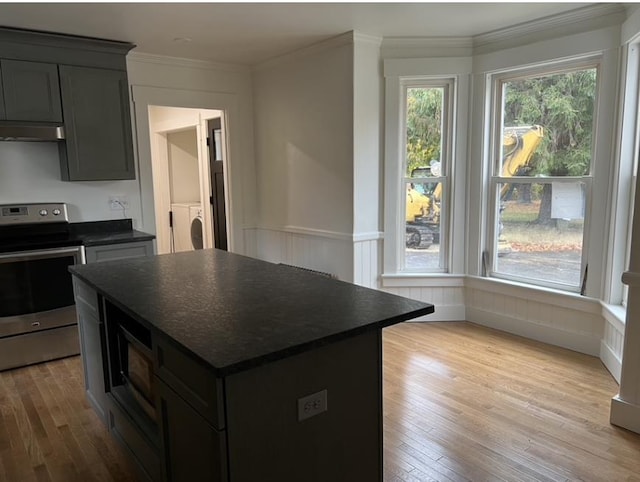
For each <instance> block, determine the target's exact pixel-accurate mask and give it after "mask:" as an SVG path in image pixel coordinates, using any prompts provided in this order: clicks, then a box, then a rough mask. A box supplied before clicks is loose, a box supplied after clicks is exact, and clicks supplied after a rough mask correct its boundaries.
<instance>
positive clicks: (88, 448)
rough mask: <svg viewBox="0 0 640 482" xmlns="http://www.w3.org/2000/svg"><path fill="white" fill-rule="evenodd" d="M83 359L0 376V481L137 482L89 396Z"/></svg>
mask: <svg viewBox="0 0 640 482" xmlns="http://www.w3.org/2000/svg"><path fill="white" fill-rule="evenodd" d="M83 387H84V379H83V374H82V364H81V361H80V357H79V356H75V357H71V358H65V359H63V360H56V361H52V362H49V363H42V364H40V365H33V366H31V367H26V368H19V369H16V370H9V371H5V372H0V481H3V482H4V481H7V482H23V481H49V480H51V481H60V482H71V481H78V482H85V481H86V482H89V481H134V480H135V478H134V476H133V475H132V474H133V467H132V466H131V465H130V464H129V461H128V460H127V459H126V458H125V456H124V453H123V452H122V451H121V450H120V447H119V446H118V445H117V444H116V443H115V441H114V440H113V439H112V438H111V436H110V435H109V433H108V432H107V429H106V427H105V426H104V425H103V424H102V422H101V421H100V420H99V419H98V417H97V416H96V414H95V413H94V412H93V409H92V408H90V406H89V403H88V402H87V401H86V399H85V396H84V388H83Z"/></svg>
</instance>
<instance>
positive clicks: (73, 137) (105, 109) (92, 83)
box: [59, 65, 135, 181]
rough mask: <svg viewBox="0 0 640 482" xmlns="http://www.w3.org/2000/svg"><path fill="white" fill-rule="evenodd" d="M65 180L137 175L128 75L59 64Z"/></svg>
mask: <svg viewBox="0 0 640 482" xmlns="http://www.w3.org/2000/svg"><path fill="white" fill-rule="evenodd" d="M59 70H60V87H61V92H62V106H63V114H64V126H65V138H66V142H65V143H64V144H60V145H61V148H63V149H66V153H65V154H66V155H61V156H60V157H61V163H62V169H61V173H62V178H63V179H64V180H67V181H105V180H118V179H135V167H134V161H133V141H132V135H131V115H130V110H129V96H128V84H127V74H126V72H124V71H120V70H108V69H96V68H92V67H77V66H68V65H60V66H59Z"/></svg>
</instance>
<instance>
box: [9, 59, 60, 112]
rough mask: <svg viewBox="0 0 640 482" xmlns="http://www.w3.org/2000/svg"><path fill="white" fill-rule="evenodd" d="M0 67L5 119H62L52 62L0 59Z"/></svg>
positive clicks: (57, 86) (58, 89)
mask: <svg viewBox="0 0 640 482" xmlns="http://www.w3.org/2000/svg"><path fill="white" fill-rule="evenodd" d="M0 70H1V71H2V91H3V93H4V118H5V119H6V120H12V121H14V120H15V121H34V122H62V108H61V106H60V84H59V81H58V66H57V65H56V64H46V63H42V62H25V61H21V60H2V61H1V63H0ZM0 104H1V102H0Z"/></svg>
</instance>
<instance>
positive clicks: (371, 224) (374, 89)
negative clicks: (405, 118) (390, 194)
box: [353, 33, 384, 288]
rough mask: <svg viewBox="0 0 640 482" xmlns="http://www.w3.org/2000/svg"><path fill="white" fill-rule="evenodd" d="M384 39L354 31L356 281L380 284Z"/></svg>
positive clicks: (363, 284)
mask: <svg viewBox="0 0 640 482" xmlns="http://www.w3.org/2000/svg"><path fill="white" fill-rule="evenodd" d="M380 43H381V39H380V38H376V37H368V36H365V35H361V34H358V33H355V34H354V53H353V233H354V240H353V243H354V247H353V256H354V258H353V271H354V277H353V281H354V282H355V283H357V284H359V285H362V286H367V287H371V288H377V287H378V277H379V268H378V267H379V265H380V261H381V256H382V249H381V248H382V206H383V202H384V197H383V196H382V195H381V193H383V192H384V190H383V183H382V179H383V175H382V173H383V166H382V157H381V152H382V139H383V135H382V127H383V125H382V101H383V99H382V68H381V61H380Z"/></svg>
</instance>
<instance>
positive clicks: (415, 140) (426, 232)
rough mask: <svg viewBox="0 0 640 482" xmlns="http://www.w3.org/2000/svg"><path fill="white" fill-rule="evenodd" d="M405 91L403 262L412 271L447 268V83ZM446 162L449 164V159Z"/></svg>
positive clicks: (415, 87)
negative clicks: (444, 218)
mask: <svg viewBox="0 0 640 482" xmlns="http://www.w3.org/2000/svg"><path fill="white" fill-rule="evenodd" d="M405 93H406V111H405V112H406V119H405V126H406V131H405V133H406V138H405V146H406V154H405V163H404V164H405V166H404V172H405V178H404V180H403V183H404V186H403V190H402V191H403V192H404V193H405V195H406V199H403V203H404V213H405V240H404V241H405V253H404V255H405V256H404V265H405V269H406V270H409V271H443V270H444V269H445V262H444V256H443V254H444V250H443V249H441V246H442V244H443V243H444V241H445V239H446V235H445V233H444V232H443V229H442V227H443V225H442V223H441V216H442V213H441V210H442V208H443V192H444V191H445V185H444V184H445V177H444V172H443V170H444V168H445V166H444V165H443V159H444V156H445V155H446V153H445V150H446V146H445V145H444V144H443V139H444V138H445V136H446V131H447V126H446V123H445V117H446V105H447V104H446V97H447V95H448V89H447V87H446V86H442V85H439V86H411V87H407V88H406V90H405ZM445 164H446V162H445Z"/></svg>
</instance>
